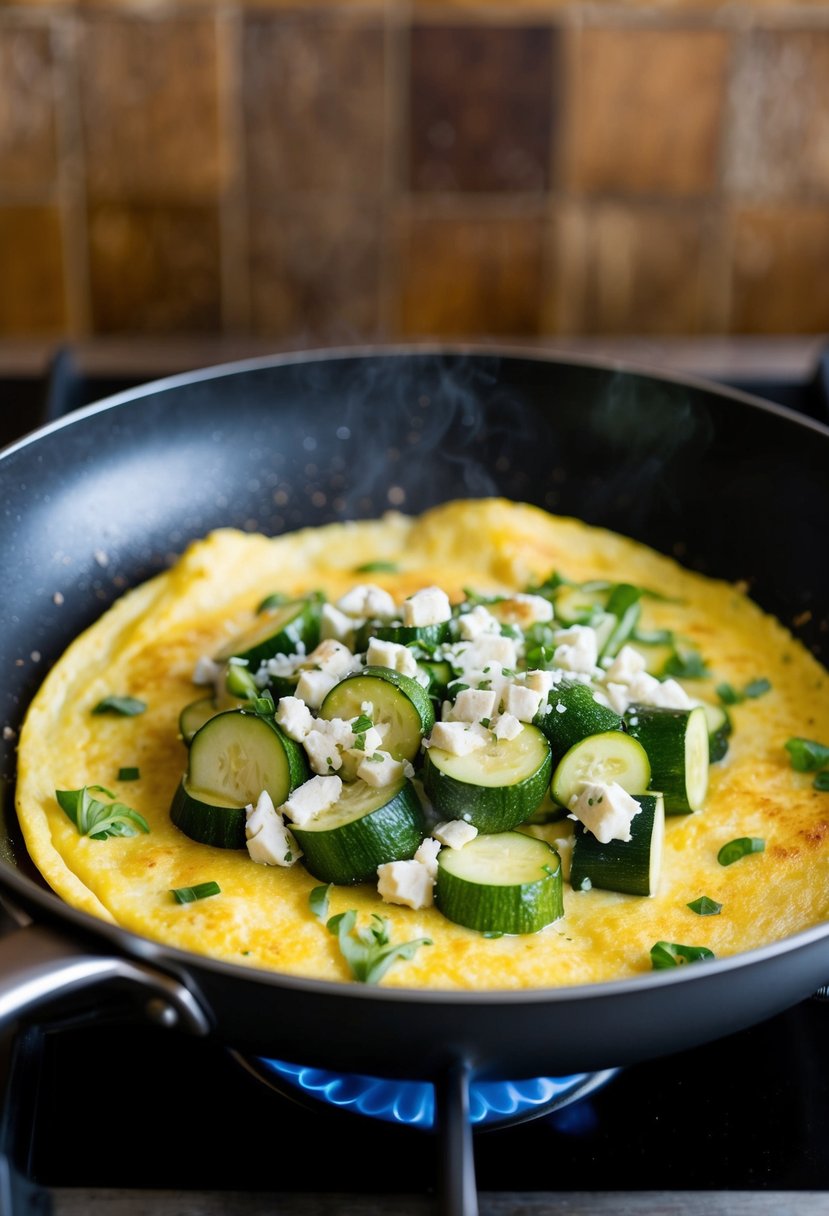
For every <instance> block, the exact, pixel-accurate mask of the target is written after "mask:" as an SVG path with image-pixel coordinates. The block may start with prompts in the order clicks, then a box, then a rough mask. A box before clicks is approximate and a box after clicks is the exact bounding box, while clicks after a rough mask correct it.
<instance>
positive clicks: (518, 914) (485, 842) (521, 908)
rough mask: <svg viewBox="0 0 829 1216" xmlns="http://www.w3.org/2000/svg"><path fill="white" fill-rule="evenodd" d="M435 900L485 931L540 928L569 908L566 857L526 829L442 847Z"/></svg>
mask: <svg viewBox="0 0 829 1216" xmlns="http://www.w3.org/2000/svg"><path fill="white" fill-rule="evenodd" d="M435 904H436V905H437V907H438V908H439V909H440V911H441V912H442V913H443V915H444V916H445V917H446V918H447V919H448V920H451V921H454V922H455V924H458V925H465V926H466V927H467V928H468V929H477V930H478V931H479V932H480V933H537V932H538V931H539V929H543V928H544V926H545V925H549V924H551V923H552V922H553V921H554V920H558V919H559V917H561V916H563V914H564V897H563V894H562V879H561V859H560V858H559V855H558V853H556V851H555V849H553V848H551V847H550V845H548V844H547V842H546V841H545V840H537V839H536V838H535V837H534V836H525V835H524V834H523V833H521V832H499V833H497V834H493V835H489V836H476V837H475V839H474V840H471V841H470V842H469V844H465V845H464V847H463V848H462V849H441V851H440V853H439V854H438V873H437V879H436V882H435Z"/></svg>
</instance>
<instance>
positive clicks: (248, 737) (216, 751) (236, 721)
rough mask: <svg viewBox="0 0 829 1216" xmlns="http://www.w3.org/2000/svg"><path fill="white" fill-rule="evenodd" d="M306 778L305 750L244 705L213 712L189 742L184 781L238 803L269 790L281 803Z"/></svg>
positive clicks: (250, 800)
mask: <svg viewBox="0 0 829 1216" xmlns="http://www.w3.org/2000/svg"><path fill="white" fill-rule="evenodd" d="M307 779H308V765H307V762H306V760H305V752H304V751H303V749H302V748H301V747H300V745H299V744H298V743H295V742H294V741H293V739H289V738H288V736H287V735H284V734H283V733H282V731H281V730H280V729H279V727H278V726H277V725H276V724H275V723H274V722H273V721H272V720H270V719H267V718H263V717H260V716H259V715H258V714H254V713H250V712H249V711H247V710H244V709H229V710H226V711H224V712H223V713H220V714H216V716H215V717H213V718H211V719H210V720H209V721H208V722H205V724H204V726H202V727H201V728H200V729H199V730H197V731H196V733H195V735H194V736H193V738H192V741H191V743H190V763H189V766H188V770H187V784H188V786H189V787H190V788H191V789H194V790H202V791H203V792H204V793H206V794H208V795H210V796H213V797H216V798H217V799H219V800H221V801H227V802H229V803H231V804H235V805H236V806H241V807H244V806H247V804H248V803H251V802H252V803H254V804H255V803H256V800H257V799H258V797H259V795H260V794H261V793H262V791H263V790H267V791H268V793H269V794H270V796H271V799H272V801H273V804H274V806H280V805H281V804H282V803H283V802H284V801H285V799H286V798H287V797H288V795H289V794H290V792H291V790H292V789H294V788H295V787H296V786H297V785H301V784H302V782H303V781H306V780H307Z"/></svg>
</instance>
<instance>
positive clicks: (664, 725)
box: [625, 705, 709, 815]
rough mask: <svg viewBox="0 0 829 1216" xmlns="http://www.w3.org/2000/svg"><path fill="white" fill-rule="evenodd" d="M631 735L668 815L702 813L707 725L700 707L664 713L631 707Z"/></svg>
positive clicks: (628, 713)
mask: <svg viewBox="0 0 829 1216" xmlns="http://www.w3.org/2000/svg"><path fill="white" fill-rule="evenodd" d="M625 720H626V722H627V728H628V733H629V734H630V735H631V737H632V738H634V739H638V740H639V742H640V743H641V744H642V746H643V747H644V749H645V751H646V752H647V753H648V759H649V760H650V762H651V786H652V787H653V788H654V789H658V790H661V791H662V794H663V795H664V798H665V814H666V815H689V814H691V813H692V812H693V811H699V810H701V809H702V806H703V804H704V802H705V795H706V793H707V791H708V766H709V750H708V748H709V744H708V722H707V719H706V717H705V712H704V710H703V709H702V708H701V707H696V708H694V709H665V708H662V707H656V706H651V705H632V706H630V708H629V709H628V711H627V713H626V714H625Z"/></svg>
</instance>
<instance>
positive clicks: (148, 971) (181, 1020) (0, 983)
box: [0, 924, 210, 1035]
mask: <svg viewBox="0 0 829 1216" xmlns="http://www.w3.org/2000/svg"><path fill="white" fill-rule="evenodd" d="M104 984H119V985H123V986H125V987H126V988H128V989H133V990H135V991H136V992H137V994H138V996H139V999H140V1000H141V1001H143V1005H144V1011H145V1013H146V1015H147V1016H148V1017H149V1018H151V1019H152V1020H153V1021H155V1022H160V1023H161V1024H162V1025H164V1026H168V1027H174V1026H175V1027H178V1028H180V1029H182V1030H186V1031H189V1032H190V1033H191V1034H197V1035H205V1034H208V1033H209V1031H210V1023H209V1021H208V1018H207V1016H206V1014H205V1013H204V1011H203V1009H202V1008H201V1005H200V1004H199V1002H198V1001H197V1000H196V998H195V996H194V995H193V994H192V993H191V992H189V991H188V990H187V989H186V988H185V987H183V985H182V984H180V983H179V982H178V981H177V980H175V979H173V977H172V976H169V975H166V974H165V973H164V972H161V971H156V970H154V969H153V968H152V967H149V966H145V965H144V964H142V963H137V962H134V961H133V960H132V959H128V958H123V957H119V956H117V955H105V954H91V953H90V954H86V953H83V952H82V951H80V950H79V949H78V947H77V945H76V944H74V943H73V942H71V941H70V940H69V939H67V938H65V937H62V936H61V935H60V934H59V933H56V932H55V931H54V930H52V929H48V928H46V927H45V926H44V925H36V924H30V925H26V926H25V927H23V928H20V929H16V930H14V931H13V932H12V933H9V934H8V935H6V936H4V937H2V938H0V1028H2V1027H4V1025H5V1024H6V1023H8V1022H12V1021H14V1020H15V1019H16V1018H19V1017H20V1016H21V1015H24V1014H28V1013H29V1012H30V1011H32V1010H35V1009H38V1008H40V1007H41V1006H45V1005H49V1004H51V1003H52V1002H56V1001H60V1000H64V999H65V998H67V997H71V996H74V995H75V994H77V993H80V992H83V991H84V990H85V989H87V988H95V987H98V986H100V985H104Z"/></svg>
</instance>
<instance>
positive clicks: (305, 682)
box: [296, 671, 337, 709]
mask: <svg viewBox="0 0 829 1216" xmlns="http://www.w3.org/2000/svg"><path fill="white" fill-rule="evenodd" d="M336 683H337V677H336V676H331V675H329V674H328V672H327V671H303V673H302V675H301V676H300V677H299V681H298V683H297V686H296V695H297V696H298V697H299V699H300V701H304V702H305V704H306V705H310V706H311V708H312V709H319V707H320V705H322V703H323V701H324V700H325V698H326V697H327V696H328V694H329V693H330V691H331V689H332V688H333V687H334V685H335V684H336Z"/></svg>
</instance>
